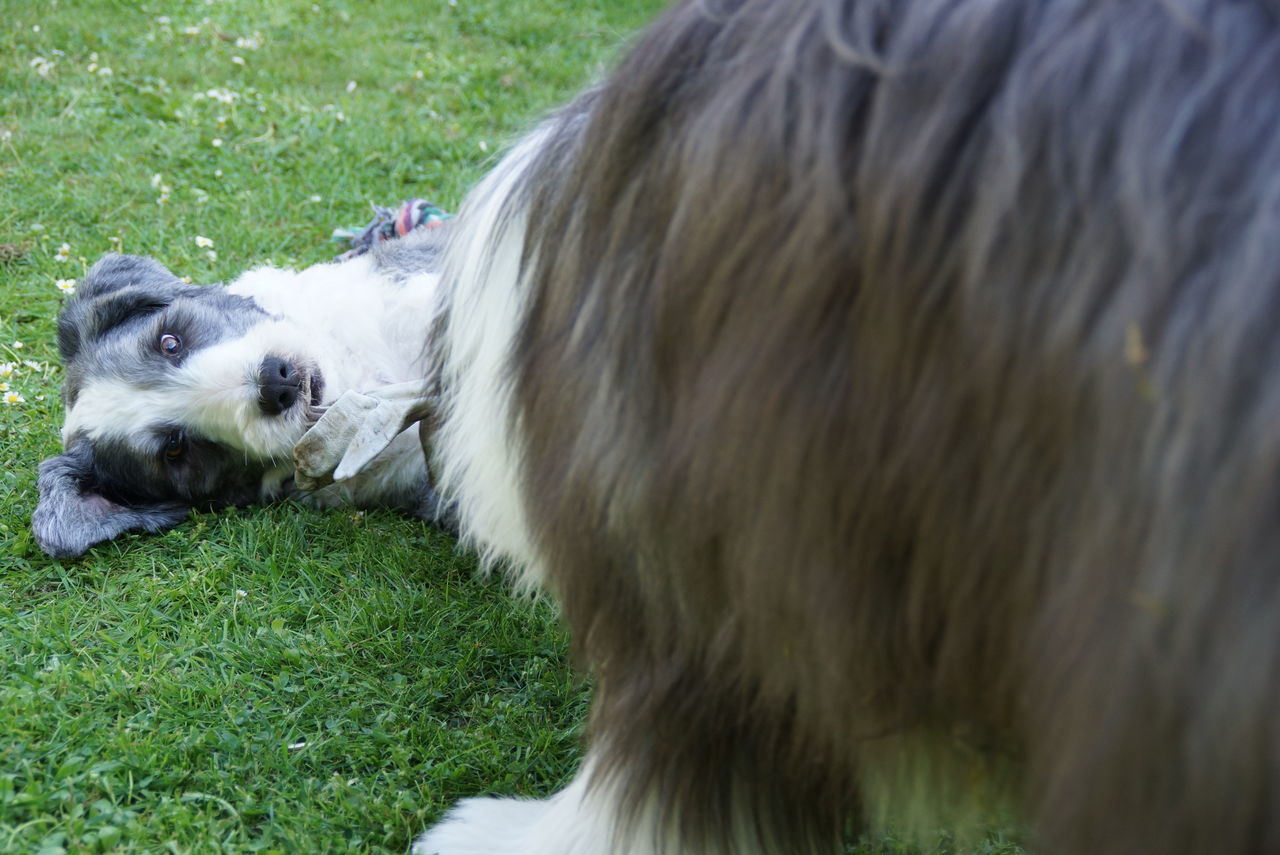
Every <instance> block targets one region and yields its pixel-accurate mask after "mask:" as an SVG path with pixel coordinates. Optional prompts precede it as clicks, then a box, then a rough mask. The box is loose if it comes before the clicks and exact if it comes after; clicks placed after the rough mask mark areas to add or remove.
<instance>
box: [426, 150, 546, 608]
mask: <svg viewBox="0 0 1280 855" xmlns="http://www.w3.org/2000/svg"><path fill="white" fill-rule="evenodd" d="M542 139H543V135H542V134H534V135H533V136H531V137H530V138H528V139H526V140H525V141H524V142H523V143H522V144H521V145H520V146H519V147H517V148H516V149H515V150H514V151H512V152H511V153H510V154H508V155H507V157H506V158H505V159H504V160H503V161H502V163H501V164H499V166H498V167H497V169H495V170H494V171H493V172H491V173H490V174H489V175H488V176H487V177H486V178H485V180H484V181H483V182H482V183H481V184H480V185H479V186H478V187H477V188H476V189H475V190H474V191H473V192H472V193H471V195H470V196H469V197H468V199H467V201H466V202H465V203H464V205H463V207H462V210H461V211H460V212H459V214H458V220H457V228H459V229H460V233H459V234H455V236H454V238H453V241H452V243H451V244H450V246H449V251H448V253H447V257H446V260H445V266H444V273H443V278H444V281H445V282H448V283H449V288H450V291H449V293H448V294H447V295H446V299H447V300H448V301H449V312H450V321H449V324H448V327H447V332H446V342H445V344H446V350H447V354H448V363H447V364H446V365H445V366H444V368H443V370H444V373H445V382H444V388H445V390H446V398H445V399H444V400H443V401H442V402H441V415H442V421H441V425H440V428H439V430H438V431H437V433H436V434H435V437H434V440H433V446H434V447H433V452H434V455H435V459H436V461H437V463H438V467H439V468H438V469H437V473H438V477H439V484H440V486H441V488H442V489H441V492H442V493H444V494H445V495H448V496H449V497H450V498H451V499H454V500H456V501H457V502H458V506H459V517H460V518H461V519H462V520H464V521H465V522H464V528H463V536H464V538H465V539H466V540H467V541H468V542H469V543H470V544H471V545H473V546H475V547H476V548H477V549H478V550H479V551H480V554H481V556H482V558H483V560H484V561H485V563H486V565H489V564H493V563H495V562H500V563H505V564H508V565H509V566H511V567H512V568H513V569H514V571H515V573H516V576H517V579H516V581H517V583H518V584H520V585H522V586H524V587H530V588H531V587H535V586H536V585H538V584H539V583H540V582H541V581H542V578H543V572H542V570H541V568H540V562H539V561H538V560H537V559H536V557H535V555H534V553H533V546H532V539H531V537H530V535H529V528H528V524H527V521H526V519H525V513H524V501H523V498H522V496H521V495H520V463H521V461H520V458H519V453H518V449H520V448H521V447H522V443H520V442H519V441H517V439H516V438H515V437H513V435H512V432H513V431H515V430H517V429H518V425H516V424H515V423H514V421H513V419H514V416H513V409H512V401H511V395H512V381H511V378H510V369H511V365H510V362H511V352H512V347H513V345H514V342H515V337H516V335H517V333H518V332H519V323H520V317H521V315H522V313H523V311H524V289H523V288H522V287H521V286H520V282H519V278H520V259H521V254H522V253H523V251H524V243H523V235H524V230H525V228H524V227H525V219H524V215H523V212H513V211H510V210H508V208H510V207H511V206H510V205H509V204H508V203H509V197H510V195H511V191H512V187H513V185H514V184H515V182H516V181H517V180H518V179H519V177H520V175H521V173H522V172H523V171H524V170H525V169H526V168H527V165H528V162H529V159H530V158H531V157H532V156H533V154H534V153H535V152H536V150H537V147H538V145H539V144H540V143H541V141H542Z"/></svg>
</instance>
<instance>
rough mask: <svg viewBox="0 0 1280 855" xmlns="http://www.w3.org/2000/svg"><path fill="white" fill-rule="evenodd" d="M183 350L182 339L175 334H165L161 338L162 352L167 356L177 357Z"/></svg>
mask: <svg viewBox="0 0 1280 855" xmlns="http://www.w3.org/2000/svg"><path fill="white" fill-rule="evenodd" d="M180 350H182V339H180V338H178V337H177V336H176V335H174V334H173V333H165V334H164V335H162V336H160V352H161V353H163V354H165V355H166V356H175V355H176V354H177V353H178V351H180Z"/></svg>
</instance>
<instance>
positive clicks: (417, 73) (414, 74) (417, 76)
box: [413, 70, 427, 80]
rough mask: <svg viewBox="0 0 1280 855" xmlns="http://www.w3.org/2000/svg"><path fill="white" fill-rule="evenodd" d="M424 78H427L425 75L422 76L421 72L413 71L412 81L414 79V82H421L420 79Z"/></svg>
mask: <svg viewBox="0 0 1280 855" xmlns="http://www.w3.org/2000/svg"><path fill="white" fill-rule="evenodd" d="M426 76H427V75H425V74H423V73H422V71H421V70H418V71H415V72H414V73H413V77H414V79H415V80H422V79H423V78H425V77H426Z"/></svg>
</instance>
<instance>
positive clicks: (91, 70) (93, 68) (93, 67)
mask: <svg viewBox="0 0 1280 855" xmlns="http://www.w3.org/2000/svg"><path fill="white" fill-rule="evenodd" d="M97 70H98V63H96V62H91V63H89V64H88V65H87V66H86V67H85V71H87V72H89V73H90V74H93V73H94V72H95V71H97Z"/></svg>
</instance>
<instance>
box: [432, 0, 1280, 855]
mask: <svg viewBox="0 0 1280 855" xmlns="http://www.w3.org/2000/svg"><path fill="white" fill-rule="evenodd" d="M1277 20H1280V4H1277V3H1275V2H1267V0H1244V1H1243V2H1228V0H1186V2H1159V3H1158V2H1149V3H1144V2H1133V0H1052V2H1050V0H981V2H978V0H945V2H943V0H896V2H890V0H724V2H717V0H688V2H680V3H677V4H676V5H675V6H674V7H672V8H671V9H670V10H668V11H667V12H666V13H665V14H664V15H662V16H661V17H660V18H659V20H658V21H657V22H656V23H655V24H653V26H652V27H650V28H649V29H648V30H647V31H646V32H645V33H643V34H642V35H641V36H640V37H639V38H638V40H637V41H636V42H635V44H634V45H633V46H632V47H631V49H630V50H629V51H628V53H627V55H626V57H625V58H624V59H623V60H622V62H621V64H620V66H619V67H618V68H617V70H616V71H615V72H614V73H613V74H612V75H611V76H610V77H609V79H608V80H607V81H606V82H605V83H603V84H602V85H601V86H599V87H597V88H594V89H592V90H591V91H589V92H587V93H586V94H584V95H582V96H581V97H579V98H578V99H577V100H576V101H574V102H573V103H572V104H570V105H569V106H568V107H567V108H565V109H564V110H563V111H562V112H560V113H559V114H557V115H556V116H554V117H553V118H551V119H550V120H549V121H548V122H547V123H546V124H545V125H543V126H542V127H541V128H540V129H539V130H537V131H536V132H535V133H534V134H533V135H531V136H530V137H529V138H527V139H526V140H525V141H523V142H522V143H520V144H519V145H518V146H517V147H516V148H515V149H514V150H513V152H512V153H511V154H510V155H508V157H507V158H506V160H505V161H504V162H503V163H502V164H501V165H500V166H499V167H498V168H497V170H496V171H495V172H494V173H493V174H492V175H491V176H490V177H489V178H488V179H486V181H484V182H483V183H482V184H481V185H480V186H479V187H478V188H477V189H476V190H475V191H474V193H473V194H472V196H471V197H470V199H469V200H468V201H467V203H466V204H465V205H464V209H463V210H462V212H461V213H460V216H459V219H458V220H457V226H456V228H457V229H458V233H457V234H456V235H455V240H454V243H453V244H452V246H451V248H450V250H449V252H448V253H447V258H446V263H445V271H444V278H443V282H442V288H443V289H444V292H445V301H446V308H445V310H444V314H443V316H442V322H441V326H440V328H439V330H438V333H437V334H436V335H435V336H433V342H434V344H435V345H436V347H437V348H438V354H437V359H438V365H439V370H440V373H439V378H438V379H439V387H440V391H441V393H442V394H443V396H444V397H443V400H444V402H445V406H444V409H443V410H442V412H441V414H440V422H439V425H438V429H437V431H436V434H435V440H434V444H435V464H436V466H437V467H438V470H439V474H440V476H441V478H442V479H443V482H442V483H443V486H444V487H445V488H446V490H447V491H448V492H449V493H450V494H451V495H452V496H453V497H456V498H457V499H458V500H459V502H460V511H461V518H462V521H463V527H464V531H465V532H466V533H467V534H468V536H469V537H470V538H471V539H472V541H473V542H474V543H476V544H477V545H478V547H479V548H481V549H482V550H483V551H484V552H485V554H486V555H487V556H488V557H489V558H490V559H492V560H493V561H495V562H499V563H507V564H509V565H510V566H511V567H512V568H513V572H514V574H515V576H516V578H518V579H519V580H520V581H521V582H523V583H525V584H528V585H537V586H541V587H545V588H546V589H548V590H549V591H550V592H552V593H553V594H554V596H555V597H556V599H557V600H558V601H559V602H560V603H561V605H562V607H563V612H564V615H565V618H566V620H567V622H568V624H569V626H570V628H571V630H572V633H573V638H574V648H575V652H576V655H577V656H578V658H579V659H580V661H581V662H582V663H583V664H584V665H586V666H587V667H589V668H590V669H591V670H592V671H593V673H594V675H595V698H594V705H593V710H592V716H591V728H590V746H589V750H588V753H587V757H586V759H585V761H584V763H583V766H582V768H581V770H580V771H579V773H578V775H577V776H576V777H575V779H574V780H573V782H572V783H571V784H569V786H568V787H567V788H566V789H565V790H563V791H562V792H560V793H559V794H557V795H555V796H554V797H552V798H551V799H549V800H546V801H541V802H534V801H521V800H513V799H477V800H469V801H466V802H463V803H462V804H461V805H460V806H459V807H458V808H457V809H456V810H455V811H454V812H453V813H451V814H450V815H449V816H448V817H447V818H446V819H445V820H444V821H443V822H442V823H441V824H440V825H439V826H437V827H436V828H434V829H432V830H431V831H429V832H428V833H427V834H426V835H425V836H424V837H423V838H422V839H421V840H420V841H419V842H418V844H417V845H416V847H415V851H416V852H419V853H423V855H425V853H432V852H438V853H440V855H463V853H466V855H473V853H521V855H600V853H606V852H608V853H618V855H641V854H642V853H654V852H682V853H730V852H732V853H761V852H771V853H772V852H781V853H816V852H837V851H842V850H841V849H840V840H841V838H842V834H843V833H844V830H845V829H846V828H847V825H846V821H847V820H848V818H849V817H859V818H861V819H863V820H868V821H872V822H874V821H876V820H880V819H886V818H887V819H892V820H895V821H905V822H910V823H912V824H914V825H916V826H918V827H928V825H929V824H931V823H959V824H960V825H962V826H963V825H966V824H969V823H981V822H982V821H984V820H986V819H988V818H990V817H993V816H1002V815H1004V813H1003V812H1004V811H1010V812H1012V813H1013V815H1015V816H1017V817H1019V818H1020V819H1021V820H1022V821H1024V822H1025V823H1026V826H1027V827H1028V828H1029V829H1030V838H1031V839H1030V844H1031V845H1032V846H1033V847H1034V850H1035V851H1037V852H1041V853H1072V855H1085V853H1089V855H1110V853H1114V855H1121V853H1123V854H1124V855H1131V853H1135V852H1159V853H1164V855H1192V853H1197V854H1198V853H1219V852H1231V853H1258V855H1261V853H1273V852H1277V851H1280V810H1277V804H1278V802H1277V794H1280V724H1278V723H1277V722H1280V718H1278V717H1277V715H1276V709H1277V708H1278V707H1280V571H1277V569H1276V564H1277V561H1278V560H1280V470H1278V467H1280V428H1278V426H1280V370H1278V369H1280V349H1278V346H1277V344H1276V342H1277V341H1280V337H1277V335H1276V332H1275V331H1276V328H1277V326H1278V325H1280V308H1278V307H1280V216H1278V215H1277V212H1278V211H1280V207H1278V206H1280V133H1277V132H1276V131H1277V128H1278V127H1280V86H1277V85H1276V84H1277V81H1280V32H1278V31H1277Z"/></svg>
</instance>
